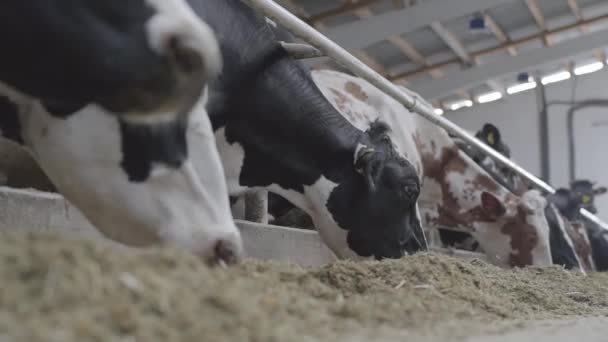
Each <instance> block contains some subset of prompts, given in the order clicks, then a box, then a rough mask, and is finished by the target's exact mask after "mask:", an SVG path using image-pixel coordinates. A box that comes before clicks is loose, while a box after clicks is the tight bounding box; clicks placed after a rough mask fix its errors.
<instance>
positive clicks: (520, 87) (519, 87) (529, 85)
mask: <svg viewBox="0 0 608 342" xmlns="http://www.w3.org/2000/svg"><path fill="white" fill-rule="evenodd" d="M534 88H536V82H534V81H532V82H526V83H520V84H516V85H514V86H511V87H509V88H507V94H509V95H513V94H517V93H521V92H522V91H526V90H530V89H534Z"/></svg>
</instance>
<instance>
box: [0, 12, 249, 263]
mask: <svg viewBox="0 0 608 342" xmlns="http://www.w3.org/2000/svg"><path fill="white" fill-rule="evenodd" d="M8 4H11V6H7V5H8ZM33 4H35V5H33ZM12 6H14V7H12ZM28 9H29V10H31V11H32V12H28V11H27V10H28ZM7 12H8V13H10V15H9V14H7ZM0 13H1V14H0V22H2V23H1V24H0V26H1V27H2V28H3V29H5V28H7V29H14V31H13V33H15V32H20V33H24V36H18V38H19V39H24V43H18V42H15V40H14V39H13V40H9V42H14V43H15V44H17V45H16V47H15V50H14V51H12V50H11V51H10V52H9V53H8V55H9V56H10V57H9V58H8V59H4V57H6V56H4V53H6V50H7V49H3V51H2V54H3V59H2V62H0V68H1V71H0V78H1V79H2V81H3V82H4V84H1V83H0V135H1V136H3V137H4V138H8V139H11V140H13V141H15V142H17V143H20V144H21V145H23V146H24V147H25V148H26V149H27V150H28V151H29V152H31V154H32V155H33V156H34V158H35V159H36V161H37V162H38V163H39V165H40V166H41V167H42V169H43V170H44V172H45V173H46V174H47V175H48V177H49V179H50V180H51V181H52V183H53V184H54V185H55V186H56V187H57V189H58V190H59V192H61V193H62V194H63V195H64V196H65V197H66V198H67V199H68V200H69V201H70V202H71V203H73V204H74V205H75V206H76V207H77V208H78V209H80V210H81V211H82V212H83V214H84V215H85V216H86V217H87V218H88V219H89V220H90V221H91V223H92V224H93V225H94V226H95V227H97V229H98V230H100V231H101V232H102V233H103V234H104V235H106V236H107V237H109V238H111V239H113V240H116V241H119V242H122V243H125V244H128V245H133V246H150V245H154V244H157V243H162V244H165V245H170V246H175V247H179V248H184V249H187V250H190V251H192V252H194V253H195V254H197V255H199V256H201V257H202V258H204V259H205V260H206V261H208V262H210V263H222V262H225V263H230V262H234V261H236V260H238V259H239V257H240V256H241V255H242V242H241V237H240V233H239V231H238V229H237V227H236V225H235V223H234V221H233V219H232V216H231V213H230V207H229V202H228V192H227V187H226V183H225V180H224V174H223V173H224V172H223V168H222V164H221V161H220V158H219V155H218V152H217V148H216V145H215V139H214V135H213V132H212V128H211V122H210V119H209V117H208V115H207V113H206V109H205V104H206V101H207V96H208V94H207V85H208V83H209V81H210V79H211V78H212V77H214V76H215V75H217V74H218V73H219V72H220V66H221V55H220V53H219V46H218V44H217V41H216V40H215V36H214V34H213V33H212V31H211V30H210V29H209V27H208V26H206V24H204V23H203V22H201V21H200V19H198V18H197V17H196V15H194V13H193V12H192V10H191V8H190V7H189V6H188V5H187V4H186V3H185V2H183V1H181V0H175V1H166V0H129V1H120V2H104V1H97V0H91V1H84V0H83V1H63V0H62V1H25V2H23V1H8V2H4V3H3V5H0ZM16 14H20V15H21V14H22V15H23V16H22V17H20V16H18V15H17V16H16V17H14V18H13V17H12V16H13V15H16ZM6 20H11V22H12V23H13V24H14V26H11V25H8V24H7V23H6V22H4V21H6ZM36 20H40V22H37V21H36ZM19 21H25V22H26V23H25V24H23V25H22V23H20V22H19ZM30 21H31V22H30ZM26 24H27V25H31V28H30V29H31V32H30V31H29V30H30V29H28V28H27V27H25V26H24V25H26ZM7 25H8V27H7ZM45 30H48V32H44V31H45ZM0 31H1V30H0ZM6 33H7V32H2V33H0V36H1V37H2V39H4V38H6ZM38 34H40V35H41V36H40V37H38V36H37V35H38ZM55 35H57V36H55ZM9 36H10V34H9ZM26 37H30V38H34V41H29V40H27V39H26ZM44 39H49V41H48V42H46V41H44ZM35 42H39V43H41V44H42V45H41V46H36V45H35V44H34V43H35ZM3 43H4V45H3V46H5V47H7V46H10V45H7V44H6V41H4V42H3ZM47 43H48V44H52V45H46V44H47ZM24 44H32V46H35V47H36V48H44V47H46V48H44V49H42V50H39V51H33V50H32V49H31V48H28V47H26V46H25V45H24ZM88 49H92V51H90V52H91V54H90V53H89V51H87V50H88ZM31 54H34V55H33V56H32V55H31ZM17 56H21V58H23V61H24V62H28V61H29V62H31V65H23V64H21V63H20V61H19V60H17V59H15V58H17ZM47 58H49V59H47ZM64 58H65V60H64ZM81 59H84V60H81ZM38 63H40V65H38ZM140 63H141V64H140ZM12 67H15V68H16V70H19V71H23V73H22V74H20V73H12V72H11V71H10V70H11V68H12ZM29 67H31V68H32V69H31V70H25V69H27V68H29ZM46 68H51V69H54V70H50V69H49V70H47V69H46ZM37 72H40V73H39V74H38V73H37ZM97 82H99V83H97ZM54 87H55V89H54ZM62 87H66V88H64V89H62ZM80 87H82V88H80ZM114 87H116V88H114ZM17 89H18V90H17ZM37 96H40V97H41V98H42V99H38V98H37ZM188 126H191V127H193V128H194V129H193V130H192V132H187V127H188ZM192 139H196V142H197V146H196V154H197V158H199V160H200V161H202V162H201V163H199V166H200V169H198V170H197V169H195V166H194V164H193V163H192V162H191V154H192V153H191V148H189V142H190V140H192Z"/></svg>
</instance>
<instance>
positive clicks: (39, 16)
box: [0, 0, 176, 116]
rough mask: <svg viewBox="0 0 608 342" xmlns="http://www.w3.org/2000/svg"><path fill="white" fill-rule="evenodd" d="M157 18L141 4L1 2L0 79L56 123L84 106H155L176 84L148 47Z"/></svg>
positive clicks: (134, 0)
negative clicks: (47, 111) (43, 105)
mask: <svg viewBox="0 0 608 342" xmlns="http://www.w3.org/2000/svg"><path fill="white" fill-rule="evenodd" d="M154 14H155V10H154V9H153V8H152V7H150V6H149V5H148V3H147V2H146V1H144V0H125V1H99V0H64V1H0V40H1V41H2V63H1V64H0V80H2V81H3V82H4V83H6V84H8V85H10V86H12V87H13V88H15V89H16V90H18V91H20V92H21V93H23V94H27V95H30V96H32V97H34V98H38V99H41V100H42V101H44V102H47V105H46V107H47V108H49V109H50V112H51V113H52V114H54V115H57V116H65V115H66V114H70V113H71V112H72V110H73V109H74V108H78V107H80V106H81V104H87V103H98V104H100V105H101V106H102V107H104V108H106V109H108V110H109V111H111V112H113V113H116V114H120V113H122V112H126V111H128V110H134V109H140V110H142V111H143V110H145V109H147V108H150V107H154V106H155V105H156V104H157V102H159V101H163V99H164V98H165V96H166V95H167V94H168V93H170V92H171V91H173V88H174V87H175V82H176V80H175V79H174V76H173V71H172V68H171V66H170V65H169V61H168V58H167V57H165V56H160V55H159V54H158V53H156V52H155V51H153V50H152V49H151V48H150V46H149V43H148V33H147V31H146V23H147V22H148V20H149V19H150V17H152V16H153V15H154ZM41 51H42V54H41Z"/></svg>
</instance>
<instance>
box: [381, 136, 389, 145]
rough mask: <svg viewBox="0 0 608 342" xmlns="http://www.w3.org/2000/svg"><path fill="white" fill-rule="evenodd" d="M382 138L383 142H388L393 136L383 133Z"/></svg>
mask: <svg viewBox="0 0 608 342" xmlns="http://www.w3.org/2000/svg"><path fill="white" fill-rule="evenodd" d="M381 140H382V142H383V143H387V144H388V143H390V142H391V137H389V136H388V135H386V134H384V135H382V138H381Z"/></svg>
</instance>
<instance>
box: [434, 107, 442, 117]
mask: <svg viewBox="0 0 608 342" xmlns="http://www.w3.org/2000/svg"><path fill="white" fill-rule="evenodd" d="M435 114H436V115H443V109H441V108H435Z"/></svg>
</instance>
